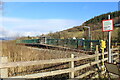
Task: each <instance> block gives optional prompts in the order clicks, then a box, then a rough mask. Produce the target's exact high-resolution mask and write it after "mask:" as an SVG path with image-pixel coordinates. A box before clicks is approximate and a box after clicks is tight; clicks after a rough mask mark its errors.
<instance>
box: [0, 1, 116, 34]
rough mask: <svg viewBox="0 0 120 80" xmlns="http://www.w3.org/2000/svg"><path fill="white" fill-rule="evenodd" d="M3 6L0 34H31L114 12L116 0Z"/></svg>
mask: <svg viewBox="0 0 120 80" xmlns="http://www.w3.org/2000/svg"><path fill="white" fill-rule="evenodd" d="M3 7H4V10H3V13H4V14H3V17H2V22H3V26H1V29H2V31H3V34H2V35H5V36H18V35H19V36H21V35H24V36H28V35H30V36H35V35H39V34H42V33H48V32H56V31H60V30H64V29H68V28H71V27H74V26H79V25H81V24H82V23H83V22H85V21H86V20H89V19H91V18H93V17H94V16H98V15H100V14H104V13H108V12H113V11H117V10H118V2H6V3H4V6H3ZM5 32H7V33H9V34H7V33H5Z"/></svg>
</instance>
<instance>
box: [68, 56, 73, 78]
mask: <svg viewBox="0 0 120 80" xmlns="http://www.w3.org/2000/svg"><path fill="white" fill-rule="evenodd" d="M71 58H72V59H74V54H71ZM70 68H71V69H72V71H71V73H70V74H69V76H70V78H74V71H73V69H74V61H73V60H71V62H70Z"/></svg>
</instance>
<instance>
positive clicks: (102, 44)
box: [101, 40, 106, 48]
mask: <svg viewBox="0 0 120 80" xmlns="http://www.w3.org/2000/svg"><path fill="white" fill-rule="evenodd" d="M101 48H106V42H105V41H103V40H101Z"/></svg>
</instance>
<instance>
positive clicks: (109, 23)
mask: <svg viewBox="0 0 120 80" xmlns="http://www.w3.org/2000/svg"><path fill="white" fill-rule="evenodd" d="M102 23H103V28H102V31H103V32H106V31H107V32H108V62H109V63H112V54H111V31H113V19H110V15H108V20H103V21H102Z"/></svg>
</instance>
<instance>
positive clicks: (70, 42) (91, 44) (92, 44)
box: [16, 39, 101, 51]
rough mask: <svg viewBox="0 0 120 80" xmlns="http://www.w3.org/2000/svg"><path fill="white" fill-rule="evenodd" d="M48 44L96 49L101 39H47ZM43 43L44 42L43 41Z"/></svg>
mask: <svg viewBox="0 0 120 80" xmlns="http://www.w3.org/2000/svg"><path fill="white" fill-rule="evenodd" d="M46 40H47V41H46V42H47V43H46V44H48V45H55V46H63V47H68V48H72V49H82V50H93V51H94V50H95V49H96V45H99V48H100V43H101V42H100V40H82V39H46ZM41 42H42V40H41V39H30V40H17V41H16V43H41ZM41 44H42V43H41Z"/></svg>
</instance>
